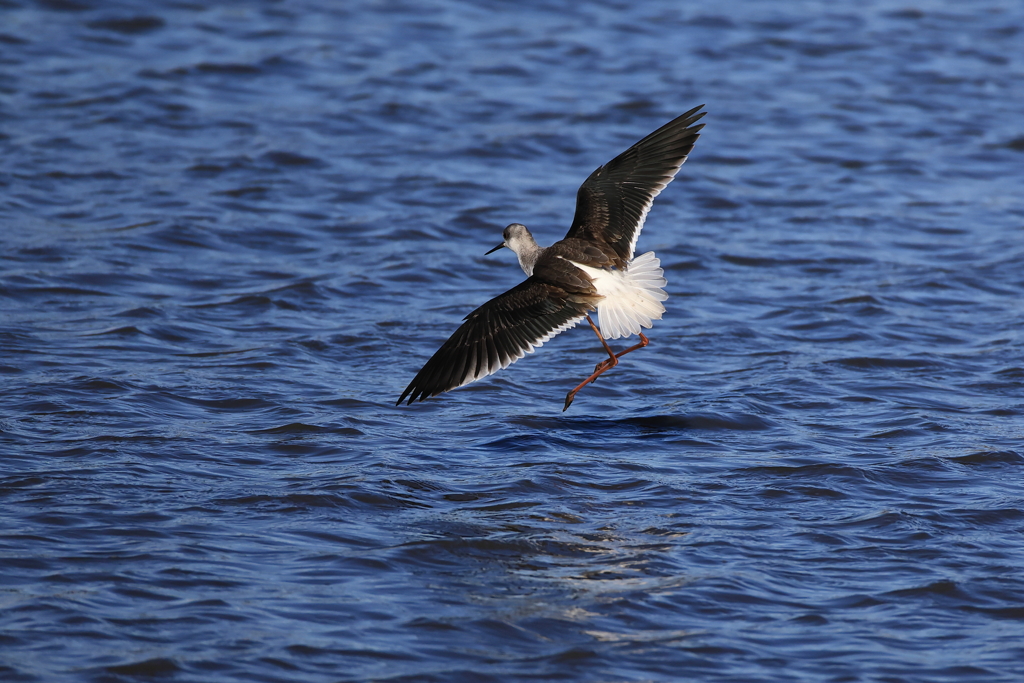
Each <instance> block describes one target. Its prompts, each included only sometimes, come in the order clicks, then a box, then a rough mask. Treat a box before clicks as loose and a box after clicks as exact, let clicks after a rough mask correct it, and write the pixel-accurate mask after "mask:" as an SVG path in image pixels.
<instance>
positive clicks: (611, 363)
mask: <svg viewBox="0 0 1024 683" xmlns="http://www.w3.org/2000/svg"><path fill="white" fill-rule="evenodd" d="M587 322H588V323H590V327H592V328H593V330H594V334H596V335H597V338H598V339H600V340H601V345H602V346H604V349H605V351H607V352H608V360H603V361H601V362H600V363H598V364H597V366H596V367H595V368H594V374H592V375H591V376H590V377H588V378H586V379H585V380H583V381H582V382H581V383H580V385H579V386H578V387H576V388H575V389H573V390H572V391H570V392H569V393H568V394H567V395H566V397H565V407H564V408H562V412H563V413H564V412H565V411H566V410H568V409H569V406H570V405H572V401H573V399H574V398H576V393H577V392H578V391H579V390H580V389H582V388H583V387H585V386H587V385H588V384H590V383H591V382H593V381H594V380H596V379H597V378H598V377H600V376H601V374H602V373H603V372H604V371H606V370H608V369H610V368H614V367H615V366H616V365H618V364H619V358H621V357H622V356H625V355H626V354H627V353H629V352H630V351H636V350H637V349H642V348H643V347H645V346H647V345H648V344H650V343H651V340H650V339H648V338H647V337H645V336H644V334H643V332H641V333H640V343H638V344H634V345H633V346H630V347H629V348H628V349H626V350H625V351H620V352H619V353H615V352H614V351H612V347H610V346H608V342H607V341H605V338H604V336H603V335H602V334H601V331H600V330H599V329H597V325H595V324H594V321H593V320H591V319H590V316H589V315H588V316H587Z"/></svg>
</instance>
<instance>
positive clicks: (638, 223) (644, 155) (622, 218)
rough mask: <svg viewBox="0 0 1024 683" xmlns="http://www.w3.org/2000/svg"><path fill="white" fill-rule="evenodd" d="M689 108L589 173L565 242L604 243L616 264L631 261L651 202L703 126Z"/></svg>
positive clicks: (577, 194)
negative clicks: (614, 257)
mask: <svg viewBox="0 0 1024 683" xmlns="http://www.w3.org/2000/svg"><path fill="white" fill-rule="evenodd" d="M703 106H704V105H703V104H702V105H700V106H699V107H694V108H693V109H691V110H690V111H688V112H686V113H685V114H683V115H682V116H680V117H679V118H677V119H674V120H672V121H669V122H668V123H666V124H665V125H664V126H662V127H661V128H659V129H658V130H656V131H654V132H653V133H651V134H650V135H648V136H647V137H645V138H644V139H643V140H641V141H640V142H638V143H636V144H635V145H633V146H632V147H630V148H629V149H627V150H626V151H625V152H623V153H622V154H620V155H619V156H617V157H615V158H614V159H612V160H611V161H609V162H608V163H607V164H605V165H604V166H601V167H600V168H598V169H597V170H596V171H594V172H593V173H591V174H590V177H589V178H587V180H586V182H584V183H583V185H581V186H580V189H579V192H577V193H576V215H575V217H574V218H573V221H572V227H570V228H569V233H568V234H567V235H566V237H576V238H579V239H584V240H593V241H596V242H604V243H606V244H608V245H609V246H610V247H611V248H612V249H613V250H614V251H615V253H616V254H617V255H618V257H619V259H621V261H622V263H620V264H618V265H620V266H623V265H625V264H626V263H627V262H628V261H629V260H630V259H631V258H633V250H634V249H635V248H636V240H637V237H639V235H640V230H641V228H643V226H644V219H646V218H647V212H648V211H650V209H651V204H652V203H653V202H654V198H655V197H657V196H658V193H660V192H661V191H662V190H663V189H665V186H666V185H668V184H669V183H670V182H672V179H673V178H674V177H675V175H676V173H677V172H678V171H679V167H680V166H682V165H683V162H684V161H686V156H687V155H688V154H689V153H690V150H691V149H693V144H694V143H695V142H696V141H697V138H698V137H700V135H699V133H700V129H701V128H703V127H704V124H703V123H702V124H700V125H694V124H695V123H697V121H699V120H700V119H701V118H702V117H703V116H704V114H706V113H707V112H700V113H697V112H698V111H699V110H700V109H701V107H703Z"/></svg>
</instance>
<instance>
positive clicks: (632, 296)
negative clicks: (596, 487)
mask: <svg viewBox="0 0 1024 683" xmlns="http://www.w3.org/2000/svg"><path fill="white" fill-rule="evenodd" d="M703 106H704V105H700V106H698V107H694V108H693V109H691V110H690V111H688V112H686V113H685V114H683V115H682V116H679V117H678V118H675V119H673V120H672V121H669V122H668V123H666V124H665V125H664V126H662V127H661V128H659V129H658V130H656V131H654V132H653V133H651V134H650V135H648V136H647V137H645V138H644V139H643V140H641V141H640V142H638V143H636V144H635V145H633V146H632V147H630V148H629V149H627V150H626V151H625V152H623V153H622V154H620V155H619V156H617V157H615V158H614V159H612V160H611V161H609V162H608V163H607V164H605V165H603V166H601V167H600V168H598V169H597V170H596V171H594V172H593V173H591V174H590V177H589V178H587V180H586V181H585V182H584V183H583V185H581V186H580V189H579V191H578V192H577V194H576V215H575V216H574V217H573V221H572V226H571V227H570V228H569V232H568V234H566V236H565V238H564V239H562V240H559V241H558V242H555V243H554V244H552V245H551V246H550V247H541V246H538V245H537V242H536V241H535V240H534V239H533V235H531V234H530V231H529V230H527V229H526V226H525V225H522V224H520V223H512V224H511V225H509V226H508V227H506V228H505V230H504V232H503V233H502V237H503V240H502V243H501V244H499V245H498V246H496V247H495V248H494V249H491V250H490V251H488V252H487V253H488V254H490V253H492V252H495V251H497V250H498V249H501V248H502V247H508V248H509V249H511V250H512V251H513V252H515V254H516V256H517V257H518V258H519V265H520V266H521V267H522V269H523V271H524V272H525V273H526V275H527V276H528V277H527V278H526V280H525V281H523V282H522V283H520V284H519V285H517V286H515V287H513V288H512V289H510V290H508V291H507V292H505V293H504V294H501V295H499V296H496V297H495V298H493V299H491V300H490V301H488V302H487V303H485V304H484V305H483V306H481V307H480V308H478V309H476V310H475V311H473V312H472V313H470V314H469V315H467V316H466V318H465V322H464V323H463V324H462V326H461V327H459V329H457V330H456V331H455V334H453V335H452V336H451V338H449V339H448V341H446V342H445V343H444V344H442V345H441V348H440V349H438V350H437V352H436V353H435V354H434V355H433V356H432V357H431V358H430V360H428V361H427V362H426V364H425V365H424V366H423V368H422V369H421V370H420V371H419V372H418V373H416V376H415V377H414V378H413V380H412V382H410V383H409V386H407V387H406V388H405V391H403V392H402V395H401V396H400V397H399V398H398V403H397V404H396V405H401V403H402V401H404V400H406V399H407V398H408V404H409V405H412V403H413V402H414V401H422V400H424V399H426V398H429V397H431V396H437V395H438V394H440V393H443V392H445V391H450V390H452V389H455V388H457V387H461V386H465V385H466V384H469V383H470V382H475V381H476V380H478V379H482V378H484V377H486V376H488V375H490V374H493V373H495V372H497V371H498V370H501V369H502V368H506V367H508V366H509V365H511V364H512V363H514V362H516V361H517V360H519V359H520V358H522V357H523V356H524V355H526V354H527V353H533V350H534V349H535V348H537V347H539V346H541V345H542V344H543V343H544V342H546V341H548V340H549V339H551V338H552V337H554V336H555V335H556V334H558V333H560V332H563V331H564V330H567V329H569V328H571V327H574V326H575V325H576V324H577V323H579V322H580V321H582V320H586V321H587V322H588V323H589V324H590V327H591V328H592V329H593V330H594V333H595V334H597V338H598V339H599V340H600V341H601V345H602V346H603V347H604V350H605V351H606V352H607V354H608V358H606V359H604V360H603V361H601V362H600V363H598V364H597V366H596V367H595V368H594V372H593V374H591V375H590V376H589V377H587V378H586V379H585V380H583V382H581V383H580V384H579V386H577V387H576V388H575V389H573V390H572V391H570V392H569V393H568V395H567V396H566V397H565V406H564V407H563V408H562V410H563V411H565V410H567V409H568V408H569V405H570V404H572V402H573V399H574V398H575V397H576V393H577V392H578V391H579V390H580V389H582V388H583V387H585V386H586V385H587V384H589V383H591V382H593V381H594V380H596V379H597V378H598V377H599V376H600V375H601V374H602V373H604V372H605V371H606V370H609V369H610V368H613V367H615V366H616V365H618V363H619V359H620V358H621V357H622V356H624V355H626V354H627V353H629V352H630V351H635V350H636V349H639V348H643V347H644V346H647V344H648V343H650V340H649V339H648V338H647V337H646V336H645V335H644V333H643V332H642V331H641V328H642V327H644V328H650V327H651V326H652V325H653V321H655V320H660V319H661V316H662V314H663V313H664V312H665V306H664V305H662V303H661V302H662V301H664V300H665V299H667V298H668V294H666V293H665V291H664V290H663V289H662V287H664V286H665V285H666V284H667V282H666V280H665V278H664V277H662V275H663V273H664V271H663V270H662V269H661V267H660V266H661V262H660V261H659V260H658V259H657V258H656V257H655V256H654V252H653V251H649V252H647V253H645V254H641V255H640V256H637V257H634V256H633V251H634V249H635V248H636V241H637V237H639V235H640V230H641V229H642V228H643V225H644V220H645V219H646V218H647V212H648V211H650V209H651V204H652V203H653V202H654V198H655V197H657V196H658V194H659V193H660V192H661V191H662V190H663V189H665V186H667V185H668V184H669V183H670V182H672V179H673V178H674V177H675V175H676V173H677V172H678V171H679V168H680V167H681V166H682V165H683V162H684V161H686V157H687V155H688V154H689V153H690V150H692V149H693V145H694V143H695V142H696V141H697V138H698V137H700V130H701V129H702V128H703V127H704V124H703V123H701V124H697V122H698V121H699V120H700V119H701V118H702V117H703V116H704V114H705V113H707V112H703V111H700V110H701V108H703ZM595 309H596V310H597V314H598V319H599V322H600V325H597V324H595V323H594V321H593V320H592V319H591V317H590V312H591V311H593V310H595ZM632 335H639V336H640V341H639V342H638V343H636V344H634V345H633V346H630V347H628V348H627V349H625V350H624V351H619V352H618V353H615V352H614V351H613V350H612V348H611V346H609V345H608V341H607V340H609V339H620V338H624V337H630V336H632Z"/></svg>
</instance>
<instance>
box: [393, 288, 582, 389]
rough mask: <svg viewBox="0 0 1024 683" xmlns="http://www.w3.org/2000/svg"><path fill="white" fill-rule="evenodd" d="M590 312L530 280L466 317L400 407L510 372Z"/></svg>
mask: <svg viewBox="0 0 1024 683" xmlns="http://www.w3.org/2000/svg"><path fill="white" fill-rule="evenodd" d="M587 310H588V305H587V303H586V300H585V298H583V297H581V296H578V295H574V294H570V293H569V292H567V291H565V290H564V289H562V288H561V287H557V286H555V285H551V284H546V283H544V282H542V281H541V280H540V279H538V278H537V277H536V276H532V277H530V278H527V279H526V280H525V281H524V282H522V283H521V284H519V285H518V286H516V287H513V288H512V289H510V290H508V291H507V292H505V293H504V294H501V295H500V296H497V297H495V298H493V299H491V300H490V301H488V302H487V303H485V304H484V305H483V306H481V307H480V308H478V309H476V310H475V311H473V312H472V313H470V314H469V315H467V316H466V322H464V323H462V326H461V327H459V329H457V330H456V331H455V334H453V335H452V336H451V338H450V339H448V341H446V342H445V343H444V344H443V345H442V346H441V348H440V349H438V350H437V353H435V354H434V355H433V356H432V357H431V358H430V360H428V361H427V363H426V365H424V366H423V368H422V369H421V370H420V371H419V372H418V373H416V377H414V378H413V380H412V382H410V383H409V386H407V387H406V388H405V391H403V392H402V395H401V396H399V397H398V403H396V404H395V405H401V403H402V401H404V400H405V398H406V397H408V398H409V404H410V405H411V404H412V402H413V401H422V400H423V399H426V398H429V397H431V396H436V395H438V394H440V393H442V392H445V391H450V390H451V389H455V388H456V387H461V386H463V385H465V384H469V383H470V382H474V381H476V380H478V379H481V378H482V377H486V376H487V375H490V374H492V373H495V372H497V371H498V370H500V369H502V368H507V367H508V366H509V365H511V364H512V363H515V362H516V361H517V360H519V359H520V358H522V357H523V356H524V355H526V354H527V353H532V352H533V350H534V349H535V348H537V347H538V346H540V345H541V344H543V343H544V342H546V341H547V340H549V339H551V338H552V337H554V336H555V335H556V334H558V333H559V332H561V331H563V330H567V329H569V328H570V327H572V326H574V325H575V324H576V323H578V322H579V321H580V320H582V319H583V317H584V316H585V315H586V314H587Z"/></svg>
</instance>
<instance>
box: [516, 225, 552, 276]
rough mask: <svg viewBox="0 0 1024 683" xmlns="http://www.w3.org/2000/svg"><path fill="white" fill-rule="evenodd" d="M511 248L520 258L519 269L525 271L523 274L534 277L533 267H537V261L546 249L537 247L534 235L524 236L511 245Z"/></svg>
mask: <svg viewBox="0 0 1024 683" xmlns="http://www.w3.org/2000/svg"><path fill="white" fill-rule="evenodd" d="M509 247H510V248H511V249H512V251H514V252H515V253H516V256H518V257H519V267H520V268H522V269H523V272H524V273H526V274H527V275H533V267H534V266H535V265H537V259H539V258H540V255H541V254H542V253H543V252H544V248H543V247H540V246H538V245H537V242H536V240H534V239H533V235H530V234H526V235H523V236H521V237H520V238H519V239H517V240H516V241H515V242H513V243H512V244H510V245H509Z"/></svg>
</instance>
